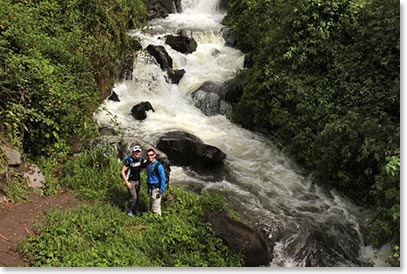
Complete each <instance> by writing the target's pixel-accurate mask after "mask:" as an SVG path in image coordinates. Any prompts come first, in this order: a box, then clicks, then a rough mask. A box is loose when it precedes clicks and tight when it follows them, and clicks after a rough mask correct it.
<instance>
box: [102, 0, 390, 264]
mask: <svg viewBox="0 0 407 274" xmlns="http://www.w3.org/2000/svg"><path fill="white" fill-rule="evenodd" d="M217 6H218V0H183V1H182V8H183V12H182V13H176V14H170V15H169V16H168V17H166V18H165V19H154V20H152V21H150V23H149V25H148V26H146V27H144V28H143V29H140V30H133V31H132V32H131V33H130V35H131V36H134V37H135V38H137V39H138V40H139V41H140V43H141V45H142V46H143V48H144V49H145V48H146V47H147V46H148V45H149V44H153V45H162V46H164V47H165V49H166V50H167V52H168V53H169V55H170V56H171V57H172V59H173V68H174V69H184V70H185V71H186V72H185V74H184V76H183V77H182V79H181V81H180V82H179V84H178V85H177V84H171V83H169V82H168V80H167V79H166V72H163V71H162V70H161V69H160V66H159V65H158V64H157V63H156V62H155V61H154V58H153V57H151V56H150V55H149V54H148V53H147V51H143V52H141V53H140V54H138V55H137V57H136V59H135V61H134V71H133V79H131V80H124V81H120V82H117V83H116V84H115V87H114V91H115V92H116V93H117V94H118V96H119V98H120V102H114V101H109V100H106V101H105V102H104V103H103V105H102V109H104V111H100V112H98V113H97V114H96V115H95V117H96V119H97V121H98V122H99V124H100V125H110V126H115V124H116V123H118V124H120V126H121V127H122V128H123V129H124V134H125V135H128V136H134V137H138V138H141V139H143V140H145V141H147V142H149V143H151V144H155V143H156V141H157V138H158V136H159V135H160V134H162V133H165V132H167V131H172V130H184V131H187V132H190V133H192V134H194V135H196V136H198V137H199V138H201V139H202V140H203V141H204V142H205V143H207V144H210V145H213V146H216V147H218V148H219V149H221V150H222V151H223V152H225V153H226V154H227V158H226V160H225V167H224V171H223V172H222V173H221V175H219V174H218V175H217V176H211V175H202V174H196V173H194V172H193V171H191V170H189V169H188V168H182V167H173V168H172V170H173V171H172V173H171V178H172V179H171V180H172V181H177V182H193V183H195V184H199V185H201V187H202V188H203V189H205V190H208V191H214V192H216V193H219V194H221V195H222V196H223V197H225V199H226V201H227V202H228V203H229V204H230V206H232V207H233V208H234V209H235V210H238V211H239V214H240V215H241V216H242V217H243V218H247V219H250V220H255V222H256V223H257V225H258V226H259V229H261V230H263V231H265V233H266V234H267V235H268V240H269V241H270V245H274V248H273V256H274V259H273V260H272V261H271V262H270V267H289V266H305V265H312V266H362V265H364V264H365V263H366V262H368V261H369V260H373V261H374V262H375V264H376V266H384V260H385V255H381V254H382V253H380V252H381V251H379V250H374V249H373V248H371V247H369V246H366V244H365V235H366V221H367V220H366V212H364V210H363V209H362V208H358V207H357V206H355V205H354V204H353V203H352V202H351V201H349V200H348V199H347V198H346V197H343V196H341V195H339V194H338V193H335V192H334V191H330V192H325V191H324V190H323V189H322V188H320V187H319V186H317V185H315V184H314V183H313V182H312V178H308V177H307V176H305V175H304V173H303V172H302V170H301V168H300V167H298V166H296V164H295V163H294V162H293V161H292V160H291V159H290V158H289V157H287V156H285V155H284V153H283V152H281V151H279V150H278V149H277V148H276V146H275V145H273V143H272V142H271V141H270V138H267V137H265V136H263V135H261V134H258V133H254V132H250V131H248V130H245V129H243V128H241V127H240V126H238V125H235V124H233V123H232V122H230V121H229V120H228V119H227V118H226V117H225V116H223V115H216V116H210V117H208V116H205V115H204V114H203V113H202V112H201V111H200V110H199V109H198V108H196V107H195V106H194V102H193V100H192V98H191V95H190V94H191V92H192V91H194V90H195V89H197V88H198V87H199V86H200V85H201V84H202V83H204V82H205V81H209V80H210V81H213V82H218V83H223V82H225V81H226V80H228V79H230V78H231V77H233V76H234V75H235V74H236V72H237V71H238V70H239V69H242V68H243V63H244V54H243V53H242V52H240V51H239V50H237V49H234V48H231V47H227V46H225V41H224V39H223V38H222V29H223V26H222V24H221V20H222V19H223V17H224V16H225V14H224V13H223V12H220V11H218V10H217ZM181 29H182V30H188V31H190V32H191V33H192V36H193V37H194V39H195V40H196V41H197V43H198V47H197V50H196V51H195V52H193V53H192V54H187V55H186V54H182V53H180V52H177V51H175V50H173V49H172V48H171V47H170V46H169V45H167V44H165V43H164V41H165V39H164V36H165V35H167V34H176V33H178V31H179V30H181ZM214 52H216V54H214ZM141 101H149V102H150V103H151V104H152V106H153V107H154V109H155V112H151V111H149V112H148V113H147V114H148V117H147V119H146V120H144V121H141V122H140V121H136V120H135V119H134V118H133V117H132V116H131V113H130V110H131V108H132V107H133V106H134V105H135V104H137V103H139V102H141ZM106 110H107V111H106ZM109 112H110V114H109ZM112 115H115V116H116V117H117V118H116V119H115V121H114V122H112ZM386 253H387V252H385V253H384V254H386ZM375 257H377V258H375Z"/></svg>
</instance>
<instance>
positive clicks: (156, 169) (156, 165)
mask: <svg viewBox="0 0 407 274" xmlns="http://www.w3.org/2000/svg"><path fill="white" fill-rule="evenodd" d="M159 165H162V163H161V162H160V161H158V160H157V163H156V164H155V166H154V173H155V175H157V177H158V188H161V177H160V172H158V166H159ZM163 167H164V166H163Z"/></svg>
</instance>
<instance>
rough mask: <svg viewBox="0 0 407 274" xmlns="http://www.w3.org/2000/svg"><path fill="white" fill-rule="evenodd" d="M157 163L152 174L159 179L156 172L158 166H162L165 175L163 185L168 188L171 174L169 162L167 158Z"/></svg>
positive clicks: (158, 174)
mask: <svg viewBox="0 0 407 274" xmlns="http://www.w3.org/2000/svg"><path fill="white" fill-rule="evenodd" d="M157 161H158V163H157V164H156V165H155V166H154V172H155V174H156V175H157V177H158V178H159V179H161V178H160V173H159V172H158V166H159V165H162V166H163V168H164V174H165V185H166V186H168V187H169V186H170V173H171V162H170V160H168V159H167V158H164V159H157Z"/></svg>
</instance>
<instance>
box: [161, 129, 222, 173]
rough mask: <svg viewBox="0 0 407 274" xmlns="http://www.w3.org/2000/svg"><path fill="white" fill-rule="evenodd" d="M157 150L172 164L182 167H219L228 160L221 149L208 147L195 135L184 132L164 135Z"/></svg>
mask: <svg viewBox="0 0 407 274" xmlns="http://www.w3.org/2000/svg"><path fill="white" fill-rule="evenodd" d="M157 148H158V149H160V150H162V151H163V152H165V153H166V154H167V155H168V158H169V159H170V160H171V162H172V163H174V164H176V165H181V166H201V167H211V166H217V165H220V164H222V163H223V160H224V159H225V158H226V154H225V153H224V152H222V151H221V150H220V149H218V148H216V147H214V146H211V145H207V144H205V143H204V142H203V141H202V140H201V139H199V138H198V137H196V136H195V135H192V134H190V133H187V132H184V131H172V132H168V133H166V134H164V135H162V136H161V137H160V138H159V140H158V143H157Z"/></svg>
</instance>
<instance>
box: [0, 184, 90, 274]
mask: <svg viewBox="0 0 407 274" xmlns="http://www.w3.org/2000/svg"><path fill="white" fill-rule="evenodd" d="M27 199H28V200H27V201H25V202H21V203H16V204H8V205H0V267H8V266H28V264H27V262H24V260H23V258H21V257H20V256H19V254H18V253H17V252H15V251H14V248H15V247H16V245H17V243H18V242H19V241H21V240H22V239H23V238H24V237H27V236H29V235H32V234H33V232H32V227H33V225H34V224H35V223H37V222H38V221H39V220H40V218H39V217H40V216H41V215H44V214H45V213H46V212H47V211H49V210H50V209H53V208H59V209H64V208H70V207H75V206H78V205H81V204H83V203H84V202H83V201H81V200H79V199H76V198H74V197H73V195H72V194H71V193H69V192H67V191H63V192H61V193H59V194H58V195H54V196H41V195H39V194H29V195H28V197H27Z"/></svg>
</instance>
